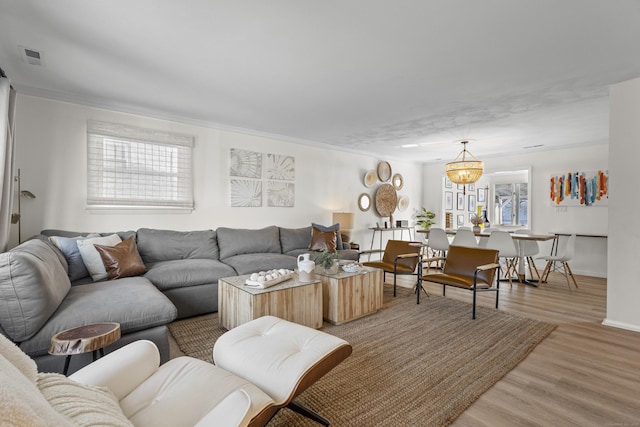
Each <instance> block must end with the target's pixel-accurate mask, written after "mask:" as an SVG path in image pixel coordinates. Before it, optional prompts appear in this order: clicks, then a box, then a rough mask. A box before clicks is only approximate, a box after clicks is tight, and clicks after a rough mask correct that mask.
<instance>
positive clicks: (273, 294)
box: [218, 274, 322, 329]
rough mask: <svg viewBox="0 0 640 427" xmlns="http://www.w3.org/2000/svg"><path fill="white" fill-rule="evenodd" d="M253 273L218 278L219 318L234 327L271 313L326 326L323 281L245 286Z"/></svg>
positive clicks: (291, 280)
mask: <svg viewBox="0 0 640 427" xmlns="http://www.w3.org/2000/svg"><path fill="white" fill-rule="evenodd" d="M248 277H249V275H248V274H247V275H244V276H235V277H225V278H222V279H219V280H218V318H219V319H220V324H221V325H222V327H223V328H225V329H233V328H235V327H236V326H238V325H241V324H243V323H246V322H248V321H250V320H253V319H257V318H258V317H262V316H266V315H271V316H276V317H279V318H281V319H285V320H289V321H291V322H295V323H299V324H301V325H305V326H309V327H311V328H314V329H318V328H321V327H322V284H321V283H320V281H319V280H316V281H314V282H311V283H303V282H300V281H299V280H298V275H297V274H294V275H293V277H292V278H291V279H289V280H286V281H284V282H282V283H279V284H277V285H275V286H271V287H269V288H265V289H256V288H251V287H249V286H246V285H245V281H246V280H247V278H248Z"/></svg>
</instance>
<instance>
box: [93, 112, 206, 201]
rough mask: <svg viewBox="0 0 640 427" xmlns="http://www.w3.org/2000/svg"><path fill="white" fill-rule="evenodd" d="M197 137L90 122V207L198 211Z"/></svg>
mask: <svg viewBox="0 0 640 427" xmlns="http://www.w3.org/2000/svg"><path fill="white" fill-rule="evenodd" d="M193 145H194V137H192V136H188V135H180V134H175V133H169V132H162V131H155V130H150V129H142V128H137V127H134V126H126V125H119V124H112V123H104V122H97V121H92V120H90V121H89V122H88V124H87V157H88V159H87V164H88V182H87V205H88V207H89V208H92V207H93V208H100V207H147V208H182V209H193V185H192V182H193V178H192V150H193Z"/></svg>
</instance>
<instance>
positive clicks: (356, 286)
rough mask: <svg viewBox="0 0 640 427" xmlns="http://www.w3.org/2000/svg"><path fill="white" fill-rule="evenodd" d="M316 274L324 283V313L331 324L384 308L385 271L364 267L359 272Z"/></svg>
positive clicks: (347, 320) (337, 323)
mask: <svg viewBox="0 0 640 427" xmlns="http://www.w3.org/2000/svg"><path fill="white" fill-rule="evenodd" d="M315 273H316V278H319V279H320V280H322V313H323V317H324V319H325V320H327V321H328V322H330V323H333V324H334V325H339V324H341V323H345V322H349V321H351V320H355V319H358V318H360V317H363V316H366V315H368V314H372V313H375V312H376V311H378V310H380V309H381V308H382V294H383V282H382V270H380V269H378V268H372V267H361V269H360V270H359V271H358V272H356V273H347V272H343V271H341V272H340V273H337V274H324V273H322V272H318V271H316V272H315Z"/></svg>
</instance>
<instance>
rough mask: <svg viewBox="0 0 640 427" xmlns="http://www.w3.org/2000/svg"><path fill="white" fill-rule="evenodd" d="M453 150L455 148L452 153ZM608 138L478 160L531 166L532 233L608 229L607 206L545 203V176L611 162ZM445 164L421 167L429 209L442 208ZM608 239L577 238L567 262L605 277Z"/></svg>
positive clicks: (492, 165) (544, 249)
mask: <svg viewBox="0 0 640 427" xmlns="http://www.w3.org/2000/svg"><path fill="white" fill-rule="evenodd" d="M454 154H455V153H454ZM608 158H609V152H608V145H607V141H603V142H602V144H601V145H591V146H586V147H581V148H579V149H564V150H554V151H542V152H527V153H526V154H522V155H518V156H505V157H499V158H487V159H482V160H483V161H484V163H485V170H486V172H487V173H491V172H497V171H507V170H524V169H529V168H530V169H531V186H530V187H531V194H530V203H531V218H530V223H531V229H532V231H533V232H534V233H551V232H562V233H577V234H602V235H606V234H607V226H608V222H609V221H608V217H609V214H608V212H609V208H607V207H593V206H590V207H566V209H559V208H556V207H554V206H552V205H551V203H550V202H549V178H550V177H551V175H552V174H555V173H558V172H566V171H570V170H585V171H589V170H598V169H607V168H608V167H609V166H608V165H609V160H608ZM443 175H444V163H442V164H429V165H425V166H424V168H423V180H424V182H425V183H431V182H433V183H437V184H434V185H431V184H429V185H425V187H424V189H423V200H424V202H423V203H424V205H425V206H426V207H427V209H437V210H438V212H439V211H440V209H441V203H442V198H441V195H440V191H441V190H440V184H439V183H440V182H441V180H442V177H443ZM540 248H541V249H540V252H541V254H548V253H549V251H550V249H551V244H550V243H548V242H544V243H541V245H540ZM606 259H607V239H605V238H587V237H581V238H578V240H577V243H576V255H575V258H574V260H573V261H572V262H571V267H572V269H573V272H574V273H576V274H585V275H589V276H596V277H607V262H606Z"/></svg>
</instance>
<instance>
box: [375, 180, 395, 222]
mask: <svg viewBox="0 0 640 427" xmlns="http://www.w3.org/2000/svg"><path fill="white" fill-rule="evenodd" d="M375 205H376V211H378V215H380V216H389V215H391V214H392V213H393V212H395V210H396V206H397V205H398V193H396V190H395V188H393V185H391V184H382V185H381V186H380V187H378V190H377V191H376V196H375Z"/></svg>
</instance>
